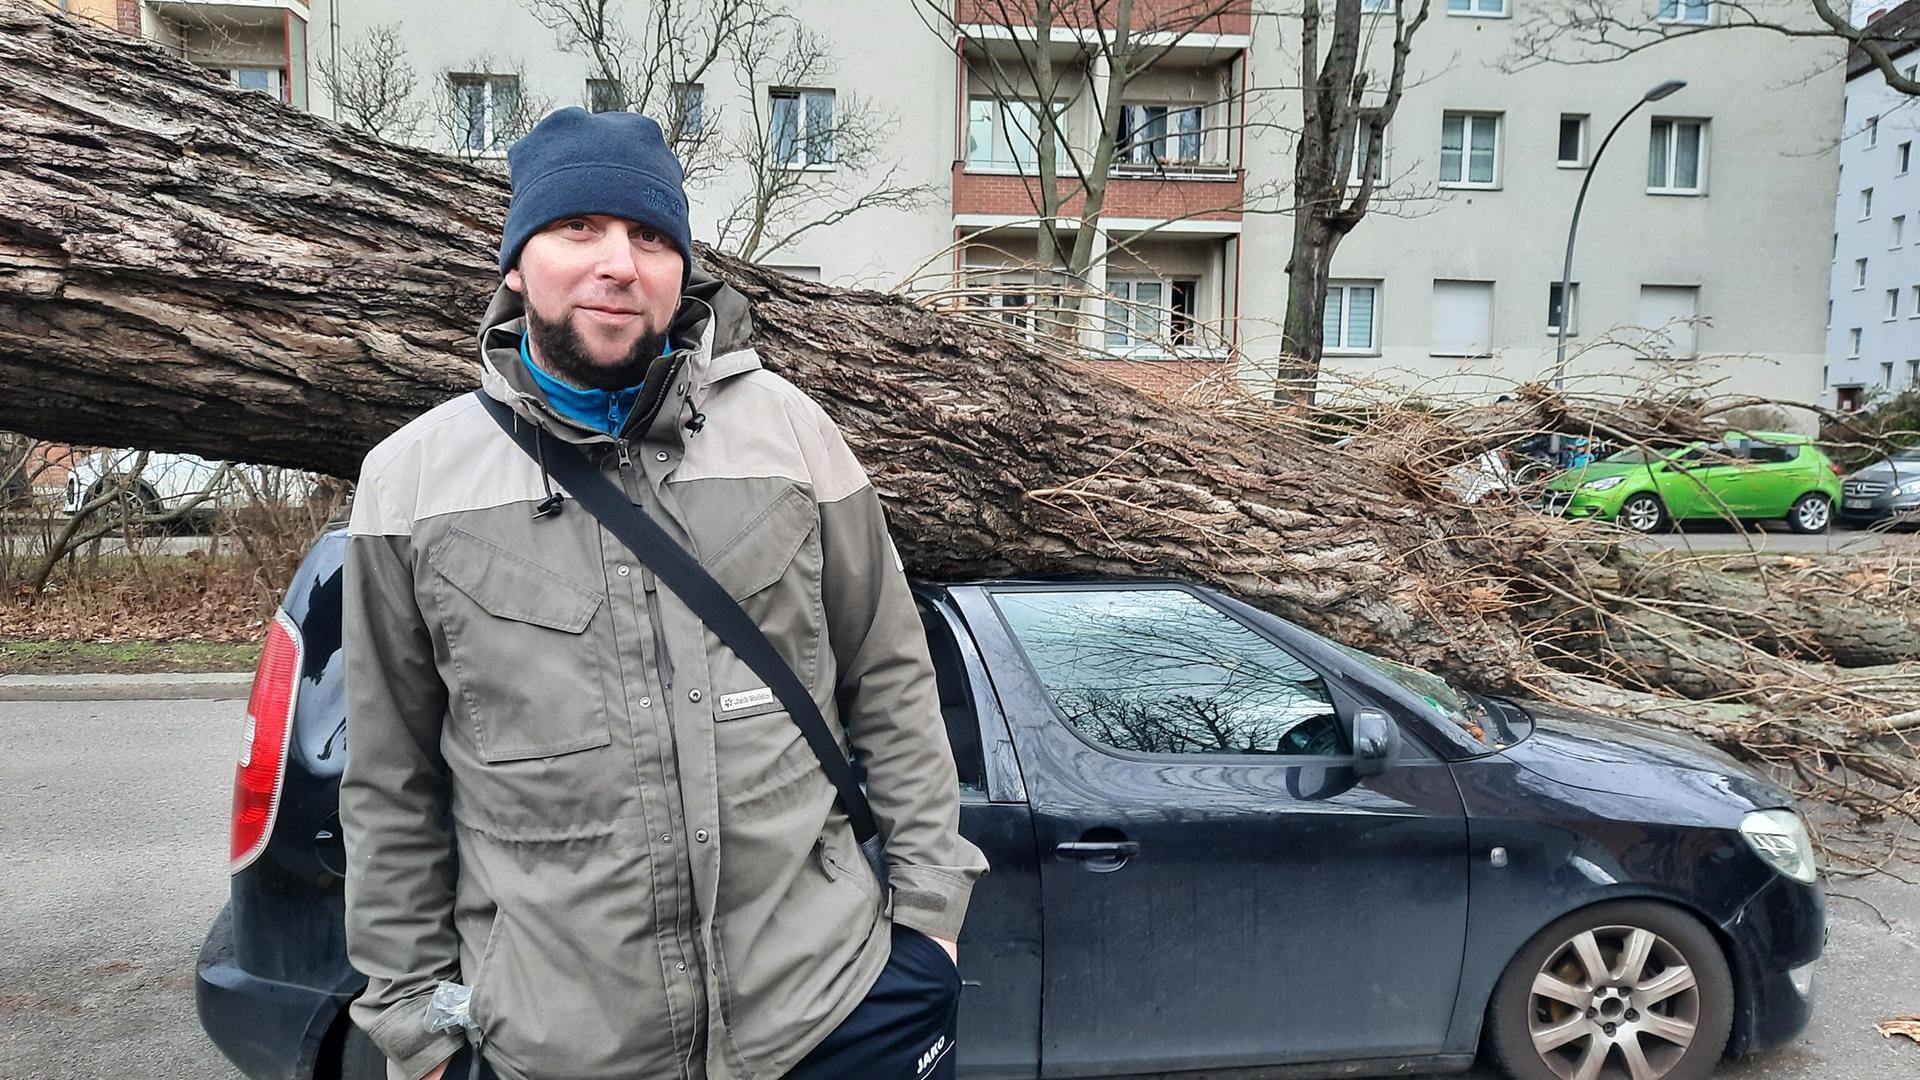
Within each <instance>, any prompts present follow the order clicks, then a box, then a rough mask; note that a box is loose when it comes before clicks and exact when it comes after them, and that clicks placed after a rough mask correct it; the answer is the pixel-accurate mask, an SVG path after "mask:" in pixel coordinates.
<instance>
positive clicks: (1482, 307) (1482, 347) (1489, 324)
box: [1427, 280, 1493, 356]
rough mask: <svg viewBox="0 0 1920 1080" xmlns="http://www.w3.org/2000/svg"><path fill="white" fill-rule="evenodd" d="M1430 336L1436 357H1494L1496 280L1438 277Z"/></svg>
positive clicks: (1428, 348) (1429, 342)
mask: <svg viewBox="0 0 1920 1080" xmlns="http://www.w3.org/2000/svg"><path fill="white" fill-rule="evenodd" d="M1427 336H1428V339H1429V340H1428V345H1427V351H1428V352H1430V353H1432V354H1433V355H1434V356H1491V355H1492V354H1493V282H1491V281H1441V280H1435V281H1434V283H1433V323H1432V326H1431V327H1430V329H1429V331H1428V335H1427Z"/></svg>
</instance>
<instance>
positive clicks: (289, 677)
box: [231, 611, 301, 874]
mask: <svg viewBox="0 0 1920 1080" xmlns="http://www.w3.org/2000/svg"><path fill="white" fill-rule="evenodd" d="M300 648H301V642H300V629H299V628H298V627H296V626H295V625H294V624H293V620H292V619H290V618H288V617H287V613H286V612H284V611H277V612H275V613H274V616H273V621H272V622H270V623H268V624H267V644H266V647H265V648H263V649H262V650H261V651H260V666H259V668H258V669H256V670H255V671H254V673H253V693H252V694H250V695H249V696H248V697H247V727H246V731H245V733H244V734H243V735H242V737H241V740H240V763H239V766H238V767H237V768H235V769H234V772H233V849H232V859H233V862H232V865H231V870H232V872H233V873H236V874H237V873H239V872H240V871H242V870H245V869H246V868H247V867H248V866H249V865H251V864H252V863H253V860H255V859H257V858H259V857H260V853H261V852H262V851H265V850H266V849H267V840H268V839H269V838H271V837H272V836H273V818H274V815H275V814H276V813H278V812H279V809H280V785H281V782H282V781H284V780H285V779H286V775H287V736H288V734H289V733H290V732H291V730H292V728H293V705H294V697H295V690H296V689H297V688H298V686H299V682H300Z"/></svg>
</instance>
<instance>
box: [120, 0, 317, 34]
mask: <svg viewBox="0 0 1920 1080" xmlns="http://www.w3.org/2000/svg"><path fill="white" fill-rule="evenodd" d="M147 7H148V8H149V9H151V10H152V11H153V13H154V14H155V15H158V16H160V17H161V18H163V19H166V20H168V21H169V22H172V23H174V24H176V25H178V26H181V27H189V28H194V29H244V30H266V29H273V30H278V29H280V28H281V27H282V26H283V25H285V23H286V19H287V16H289V15H291V16H293V17H294V18H295V19H298V20H300V21H301V22H303V23H304V22H306V21H307V19H308V16H309V12H308V7H307V0H147Z"/></svg>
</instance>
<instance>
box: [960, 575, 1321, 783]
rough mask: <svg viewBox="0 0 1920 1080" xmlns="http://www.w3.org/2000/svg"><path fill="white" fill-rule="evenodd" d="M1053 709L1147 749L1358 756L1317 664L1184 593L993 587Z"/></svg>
mask: <svg viewBox="0 0 1920 1080" xmlns="http://www.w3.org/2000/svg"><path fill="white" fill-rule="evenodd" d="M994 601H995V603H996V604H997V605H998V606H999V608H1000V613H1001V616H1002V617H1003V618H1005V620H1006V622H1007V626H1008V627H1009V628H1010V629H1011V630H1012V631H1013V636H1014V638H1015V639H1016V640H1017V641H1018V642H1019V644H1020V647H1021V649H1022V650H1024V651H1025V653H1026V655H1027V659H1028V661H1029V662H1030V663H1031V664H1032V666H1033V670H1034V673H1035V674H1036V675H1038V676H1039V678H1040V682H1041V684H1042V685H1043V686H1044V687H1045V688H1046V691H1047V695H1048V696H1049V697H1050V698H1051V699H1052V700H1053V705H1054V708H1055V709H1056V710H1057V711H1058V712H1059V715H1060V717H1061V719H1062V720H1064V721H1065V722H1066V723H1067V725H1068V726H1069V727H1071V728H1073V729H1074V730H1075V731H1077V732H1079V733H1080V735H1082V736H1083V737H1085V738H1087V739H1089V740H1091V741H1093V742H1095V743H1098V744H1100V745H1103V746H1107V747H1111V748H1113V749H1115V750H1125V751H1131V752H1134V753H1141V754H1168V755H1188V754H1280V755H1342V754H1346V753H1349V750H1348V746H1347V742H1348V740H1347V734H1346V731H1345V729H1344V727H1343V726H1342V725H1341V723H1340V718H1339V715H1338V713H1337V712H1336V711H1335V709H1334V705H1333V698H1332V695H1331V694H1330V693H1329V692H1328V689H1327V685H1326V682H1325V681H1324V680H1323V679H1321V677H1320V675H1319V673H1318V672H1316V671H1314V670H1313V669H1312V668H1311V667H1308V666H1307V665H1306V664H1304V663H1302V662H1301V661H1300V660H1299V658H1297V657H1295V656H1293V655H1292V654H1291V653H1289V652H1287V651H1286V650H1284V649H1282V648H1281V647H1279V646H1278V645H1275V644H1274V643H1273V642H1272V641H1269V640H1268V639H1267V638H1265V637H1263V636H1261V635H1260V634H1259V633H1257V632H1255V631H1254V630H1253V629H1252V628H1251V627H1248V626H1247V625H1245V624H1244V623H1241V622H1240V621H1239V620H1237V619H1235V618H1234V617H1233V616H1231V615H1228V614H1227V613H1226V612H1224V611H1221V610H1220V609H1218V608H1215V607H1213V606H1212V605H1210V604H1208V603H1206V602H1205V601H1203V600H1201V599H1200V598H1198V597H1196V596H1194V595H1193V594H1191V593H1188V592H1184V591H1182V590H1179V589H1073V590H1060V591H1044V590H1034V591H1028V590H1019V591H1012V590H1009V591H1004V592H997V593H995V594H994Z"/></svg>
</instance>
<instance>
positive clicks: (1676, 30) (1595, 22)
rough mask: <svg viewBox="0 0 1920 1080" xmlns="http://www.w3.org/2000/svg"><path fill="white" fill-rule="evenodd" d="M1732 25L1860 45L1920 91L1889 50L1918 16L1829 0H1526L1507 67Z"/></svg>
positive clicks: (1594, 55) (1603, 54) (1634, 50)
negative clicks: (1879, 14) (1863, 15)
mask: <svg viewBox="0 0 1920 1080" xmlns="http://www.w3.org/2000/svg"><path fill="white" fill-rule="evenodd" d="M1887 7H1888V8H1890V9H1891V8H1897V7H1898V0H1887ZM1734 31H1744V32H1746V33H1750V34H1751V33H1763V34H1774V35H1778V36H1781V37H1787V38H1799V39H1806V40H1808V41H1809V42H1819V41H1838V42H1841V43H1843V44H1845V45H1846V46H1847V48H1848V55H1849V56H1852V55H1856V52H1855V50H1857V55H1861V56H1865V57H1866V58H1868V59H1869V60H1871V61H1872V62H1873V65H1874V66H1875V67H1876V68H1878V69H1879V71H1880V74H1881V75H1883V76H1885V77H1886V80H1887V85H1888V86H1889V87H1891V88H1893V89H1894V90H1895V91H1896V92H1898V93H1902V94H1911V95H1920V79H1914V78H1911V77H1909V76H1908V75H1907V74H1906V69H1905V68H1903V67H1901V66H1900V64H1899V63H1898V61H1897V60H1896V58H1895V57H1894V56H1893V55H1892V50H1894V49H1896V48H1899V47H1901V46H1905V45H1912V44H1914V43H1915V42H1916V41H1917V40H1920V18H1914V17H1911V16H1908V17H1902V18H1881V19H1876V20H1874V21H1873V22H1870V23H1867V24H1865V25H1858V26H1857V25H1855V24H1854V21H1853V18H1852V16H1851V14H1850V13H1849V11H1847V10H1846V9H1844V8H1843V7H1842V6H1836V5H1835V4H1833V3H1831V2H1830V0H1757V2H1752V3H1733V2H1727V0H1650V3H1622V2H1620V0H1544V2H1540V3H1535V4H1529V5H1527V7H1526V8H1525V11H1524V13H1523V14H1521V15H1520V16H1519V17H1518V19H1517V20H1516V25H1515V26H1514V35H1513V46H1512V48H1511V49H1510V50H1509V51H1508V54H1507V56H1506V57H1505V58H1504V60H1503V61H1502V66H1503V67H1504V68H1506V69H1507V70H1510V71H1518V70H1523V69H1525V68H1529V67H1535V66H1538V65H1540V64H1606V63H1612V62H1614V61H1617V60H1623V59H1625V58H1627V57H1629V56H1633V55H1636V54H1638V53H1642V52H1645V51H1647V50H1648V49H1653V48H1658V47H1660V46H1663V45H1667V44H1670V43H1672V42H1676V41H1685V40H1687V39H1689V38H1694V37H1698V36H1699V35H1701V34H1714V35H1727V34H1730V33H1732V32H1734ZM1845 62H1846V61H1845V60H1842V63H1845Z"/></svg>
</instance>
